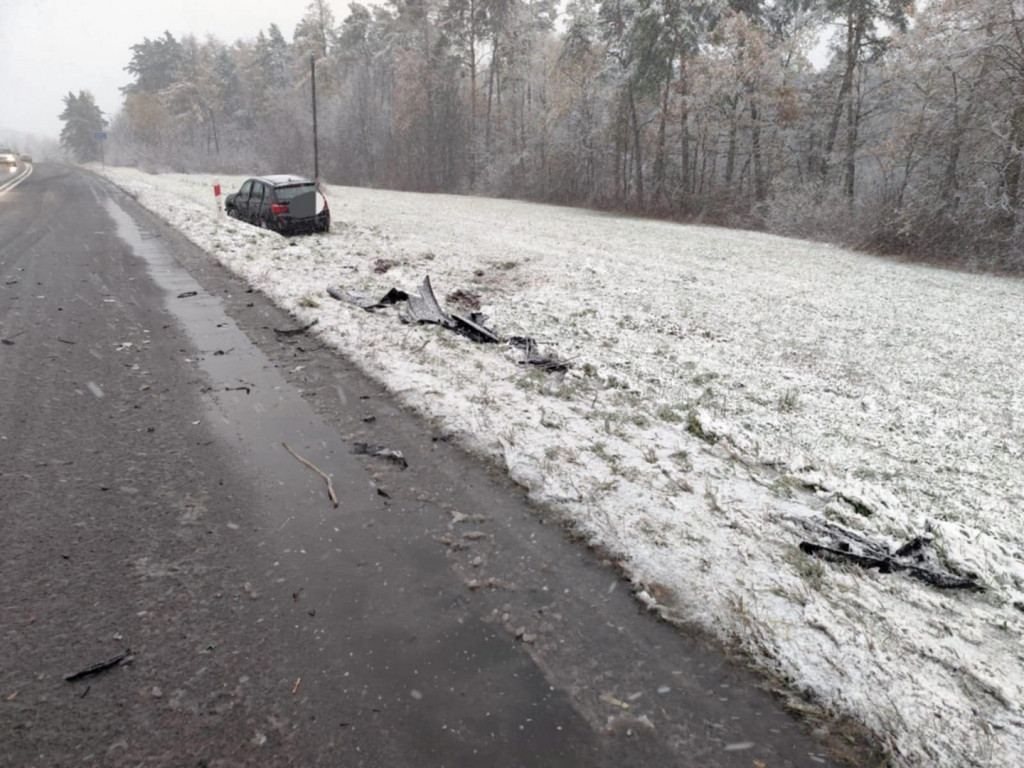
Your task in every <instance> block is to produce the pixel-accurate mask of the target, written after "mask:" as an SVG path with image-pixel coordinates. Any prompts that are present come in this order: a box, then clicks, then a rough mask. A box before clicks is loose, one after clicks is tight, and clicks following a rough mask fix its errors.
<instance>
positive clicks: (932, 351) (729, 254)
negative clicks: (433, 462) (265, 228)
mask: <svg viewBox="0 0 1024 768" xmlns="http://www.w3.org/2000/svg"><path fill="white" fill-rule="evenodd" d="M105 173H106V175H107V176H108V177H109V178H111V179H113V180H114V181H115V182H116V183H117V184H119V185H120V186H121V187H123V188H124V189H126V190H128V191H129V192H130V193H131V194H133V195H134V196H135V197H137V198H138V200H139V201H140V202H141V203H142V204H143V205H146V206H148V207H150V208H152V209H154V210H156V211H158V212H160V214H161V215H162V216H164V217H165V218H166V219H167V220H168V221H169V222H170V223H171V224H172V225H174V226H175V227H177V228H179V229H181V230H182V231H183V232H185V234H186V235H187V236H188V237H190V238H191V239H192V240H193V241H195V242H196V243H197V244H198V245H200V246H201V247H203V248H204V249H206V250H207V251H208V252H209V253H210V254H211V255H212V256H213V257H215V258H217V259H219V260H220V261H222V262H223V263H224V264H226V265H227V266H228V267H229V268H231V269H232V270H234V271H235V272H236V273H237V274H239V275H240V276H242V277H243V278H244V279H245V280H247V281H248V282H249V283H250V284H251V285H252V286H253V287H255V288H258V289H260V290H262V291H263V292H265V293H266V294H268V295H269V296H270V297H272V299H273V300H274V301H275V302H277V303H278V304H280V305H281V306H282V307H284V308H286V309H288V310H290V311H291V312H293V313H294V314H295V315H296V317H298V318H299V319H301V320H303V321H310V320H312V319H314V318H317V319H319V321H320V322H319V324H318V325H317V328H318V329H319V334H320V335H321V337H322V339H323V340H324V341H326V342H328V343H330V344H333V345H334V346H336V347H337V348H338V349H339V350H340V351H341V352H343V353H345V354H346V355H348V356H349V357H351V358H352V359H353V360H354V361H355V362H356V363H358V364H359V365H360V366H362V367H363V368H364V369H365V370H366V371H368V372H369V373H370V374H371V375H373V376H375V377H377V378H379V379H380V380H382V381H383V382H385V383H386V384H387V385H388V386H389V388H390V389H391V390H392V391H393V392H394V393H395V394H396V396H397V397H398V398H399V399H401V400H402V401H403V402H404V403H406V404H408V405H409V406H411V407H413V408H415V409H417V410H419V411H421V412H423V413H424V414H428V415H429V416H430V417H431V418H434V419H436V420H437V421H439V422H440V423H442V424H443V427H444V429H445V430H447V431H450V432H453V433H455V434H457V435H458V437H459V438H460V439H461V440H462V442H463V443H464V444H465V445H466V446H468V447H469V448H470V449H472V450H474V451H476V452H478V453H479V454H481V455H483V456H485V457H488V458H491V459H495V460H498V461H500V462H502V463H503V464H504V465H505V466H507V468H508V471H509V473H510V474H511V475H512V477H514V478H515V479H516V480H517V481H518V482H520V483H521V484H523V485H524V486H525V487H527V488H528V489H529V491H530V493H531V495H532V496H533V498H535V499H536V500H537V501H539V502H541V503H543V504H546V505H548V506H550V507H552V508H554V509H557V510H558V511H559V512H561V513H562V514H563V515H564V516H565V518H566V519H567V520H570V521H572V524H573V525H574V526H575V527H576V529H577V530H579V531H580V532H581V533H582V534H583V535H585V536H587V537H589V538H590V539H591V540H592V541H593V542H594V543H596V544H600V545H601V546H603V547H604V548H606V549H607V550H609V551H611V552H613V553H614V554H615V555H616V556H618V557H619V558H621V560H622V562H623V564H624V567H625V568H626V569H627V571H628V572H629V573H630V574H631V575H632V578H633V579H634V582H635V584H636V588H637V594H638V598H639V599H641V600H642V601H644V602H646V603H647V604H648V605H650V606H651V607H652V608H653V609H656V610H659V611H661V612H662V613H664V614H665V615H666V616H668V617H669V618H675V619H679V620H683V621H695V622H699V623H700V624H702V625H704V626H706V627H707V628H709V629H710V630H712V631H713V632H715V633H717V634H718V635H719V636H720V637H722V638H723V639H725V640H726V641H728V642H735V643H739V644H741V645H742V646H743V647H744V648H745V649H746V650H747V651H749V652H750V653H751V654H752V655H753V657H754V658H755V659H756V660H757V661H758V663H760V664H761V665H762V666H764V667H765V668H767V669H769V670H771V671H772V672H773V673H775V674H777V675H780V676H782V677H783V678H784V679H786V680H787V681H789V683H790V684H791V685H792V687H793V688H794V689H796V690H799V691H806V692H809V693H810V694H811V695H813V696H814V697H816V698H817V699H818V700H819V701H820V702H821V703H822V704H824V705H825V706H827V707H829V708H831V709H832V710H833V711H835V712H837V713H847V714H852V715H854V716H855V717H856V718H858V719H860V720H861V721H862V722H864V723H865V724H866V725H867V726H868V727H870V728H871V729H873V730H874V731H875V732H876V733H877V734H879V736H880V737H881V738H883V739H884V740H885V743H886V744H887V746H888V747H889V748H890V749H892V750H893V751H894V754H895V756H896V763H897V764H899V765H927V766H990V765H991V766H996V765H999V766H1003V765H1018V764H1022V763H1024V716H1022V711H1021V702H1022V701H1024V646H1022V636H1024V515H1022V512H1021V506H1022V504H1024V472H1022V467H1024V461H1022V460H1024V447H1022V441H1024V437H1022V434H1024V384H1022V373H1024V333H1022V332H1021V328H1022V321H1024V282H1021V281H1018V280H1010V279H1003V278H994V277H981V276H972V275H964V274H957V273H953V272H945V271H939V270H934V269H929V268H924V267H918V266H910V265H903V264H895V263H892V262H889V261H884V260H880V259H875V258H871V257H868V256H864V255H861V254H856V253H851V252H848V251H843V250H839V249H835V248H831V247H828V246H824V245H818V244H813V243H806V242H801V241H794V240H787V239H783V238H778V237H770V236H765V235H760V234H752V233H744V232H735V231H728V230H717V229H710V228H702V227H692V226H680V225H676V224H670V223H663V222H656V221H645V220H635V219H631V218H623V217H617V216H612V215H605V214H600V213H594V212H589V211H581V210H574V209H566V208H555V207H547V206H541V205H533V204H527V203H519V202H511V201H499V200H488V199H478V198H469V197H465V198H464V197H450V196H440V195H418V194H408V193H395V192H386V191H378V190H367V189H350V188H343V187H333V188H332V187H329V188H328V189H327V193H328V199H329V200H330V203H331V210H332V214H333V217H334V225H333V227H332V232H331V234H330V235H327V236H316V237H309V238H297V239H293V240H289V239H286V238H282V237H280V236H278V235H275V234H271V233H267V232H262V231H258V230H256V229H254V228H252V227H249V226H247V225H244V224H240V223H238V222H235V221H232V220H230V219H223V218H218V217H217V216H216V214H215V209H214V199H213V195H212V185H213V181H214V179H213V177H207V176H182V175H161V176H151V175H147V174H144V173H141V172H139V171H135V170H128V169H116V168H110V169H107V170H106V171H105ZM242 180H243V179H242V178H222V179H220V181H221V183H222V184H223V186H224V188H225V190H226V191H231V190H233V189H236V188H237V186H238V185H239V184H240V182H241V181H242ZM379 259H383V260H390V261H392V262H394V263H395V266H393V267H392V268H391V269H390V270H388V271H387V272H386V273H383V274H378V273H376V272H375V271H374V265H375V263H376V262H377V260H379ZM427 274H429V275H430V277H431V280H432V282H433V285H434V289H435V292H436V293H437V295H438V298H439V300H440V301H441V303H442V304H445V299H446V297H447V296H448V295H449V294H451V293H453V292H455V291H459V290H461V291H464V292H467V293H475V294H478V295H479V297H480V300H481V302H482V304H483V311H484V312H486V313H487V314H489V315H490V317H491V320H490V325H491V326H492V327H493V328H495V329H496V330H497V331H498V332H500V333H502V334H505V335H512V334H522V335H530V336H533V337H534V338H536V339H537V340H538V341H540V342H541V344H542V347H543V349H544V350H546V351H555V352H557V353H558V354H559V355H560V356H562V357H564V358H568V359H570V360H572V361H573V363H574V367H573V368H572V370H571V371H570V372H569V373H568V374H566V375H565V376H558V375H551V374H545V373H542V372H540V371H537V370H531V369H527V368H525V367H523V366H520V365H518V364H517V360H518V357H519V353H518V351H517V350H514V349H511V348H504V347H502V348H496V347H494V346H488V345H478V344H474V343H472V342H471V341H468V340H466V339H464V338H462V337H459V336H455V335H453V334H450V333H449V332H446V331H443V330H441V329H440V328H437V327H434V326H408V325H403V324H401V323H400V322H399V321H398V319H397V316H396V313H395V311H394V310H388V311H383V312H377V313H373V314H371V313H367V312H364V311H363V310H360V309H357V308H355V307H353V306H350V305H347V304H343V303H340V302H337V301H334V300H332V299H330V298H328V297H327V296H326V293H325V288H326V287H327V286H328V285H331V286H337V287H340V288H343V289H350V290H357V291H361V292H363V293H366V294H369V295H371V296H379V295H383V294H384V293H385V292H386V291H387V289H388V288H390V287H392V286H398V287H401V288H404V289H406V290H413V289H415V287H416V286H417V285H418V284H419V283H420V282H421V281H422V279H423V277H424V276H425V275H427ZM822 516H824V517H826V518H828V519H830V520H833V521H835V522H837V523H840V524H841V525H843V526H845V527H847V528H850V529H853V530H856V531H859V532H861V533H864V534H866V535H870V536H873V537H878V538H881V539H884V540H886V541H889V542H890V543H891V544H892V545H893V547H895V546H898V545H899V544H900V543H903V542H904V541H906V540H907V539H909V538H910V537H912V536H914V535H916V534H920V533H922V532H924V531H925V529H926V526H928V525H929V524H930V525H931V527H932V530H933V531H934V536H935V538H934V541H933V543H932V545H931V546H932V547H933V548H934V550H935V551H936V552H937V553H938V554H939V556H940V558H941V560H942V562H943V563H944V564H946V565H948V566H949V567H951V568H954V569H956V570H958V571H960V572H962V573H970V574H974V575H976V576H977V577H978V578H979V579H980V580H981V581H982V582H983V583H984V584H985V586H986V587H987V590H986V591H985V592H983V593H977V592H968V591H941V590H938V589H935V588H932V587H929V586H926V585H924V584H922V583H919V582H916V581H913V580H911V579H909V578H907V577H906V576H905V575H900V574H891V575H884V574H879V573H877V572H875V571H864V570H861V569H857V568H855V567H852V566H841V565H834V564H828V563H823V562H821V561H819V560H816V559H813V558H810V557H808V556H807V555H805V554H803V553H802V552H801V551H800V550H799V549H798V548H797V544H798V543H799V541H800V540H801V538H802V537H805V536H806V535H807V534H806V531H804V530H803V529H802V528H801V527H800V526H799V524H798V523H797V522H796V521H798V520H800V519H806V518H808V517H822Z"/></svg>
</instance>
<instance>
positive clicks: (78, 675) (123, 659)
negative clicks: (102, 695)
mask: <svg viewBox="0 0 1024 768" xmlns="http://www.w3.org/2000/svg"><path fill="white" fill-rule="evenodd" d="M134 658H135V656H134V655H133V654H132V652H131V649H129V648H125V649H124V650H123V651H122V652H121V653H119V654H117V656H114V657H113V658H111V659H107V660H106V661H101V662H100V663H99V664H93V665H92V666H91V667H86V668H85V669H82V670H79V671H78V672H72V673H71V674H70V675H64V679H65V680H66V681H67V682H69V683H73V682H75V681H76V680H81V679H82V678H83V677H89V676H90V675H97V674H99V673H100V672H106V671H107V670H108V669H112V668H113V667H117V666H122V665H124V664H130V663H131V662H132V660H134Z"/></svg>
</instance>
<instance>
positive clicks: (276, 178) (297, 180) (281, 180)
mask: <svg viewBox="0 0 1024 768" xmlns="http://www.w3.org/2000/svg"><path fill="white" fill-rule="evenodd" d="M256 178H257V179H259V180H260V181H266V182H268V183H270V184H273V185H274V186H275V187H278V186H280V185H282V184H302V183H305V184H312V183H313V180H312V179H309V178H306V177H305V176H295V175H293V174H290V173H275V174H271V175H270V176H257V177H256Z"/></svg>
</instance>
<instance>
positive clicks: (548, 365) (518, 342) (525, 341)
mask: <svg viewBox="0 0 1024 768" xmlns="http://www.w3.org/2000/svg"><path fill="white" fill-rule="evenodd" d="M508 343H509V344H511V345H512V346H513V347H518V348H519V349H521V350H523V359H522V360H520V361H519V364H520V365H532V366H534V367H535V368H540V369H541V370H544V371H548V372H550V373H565V372H566V371H568V370H569V367H570V365H571V364H570V363H569V361H568V360H560V359H558V358H557V357H552V356H550V355H542V354H540V352H538V348H537V342H536V341H534V340H533V339H531V338H530V337H528V336H513V337H512V338H510V339H509V340H508Z"/></svg>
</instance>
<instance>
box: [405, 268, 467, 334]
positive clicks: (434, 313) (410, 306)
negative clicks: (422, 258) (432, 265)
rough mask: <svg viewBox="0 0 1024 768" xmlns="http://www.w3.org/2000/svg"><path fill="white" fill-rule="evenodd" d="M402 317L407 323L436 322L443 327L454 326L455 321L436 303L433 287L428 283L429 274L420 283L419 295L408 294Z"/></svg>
mask: <svg viewBox="0 0 1024 768" xmlns="http://www.w3.org/2000/svg"><path fill="white" fill-rule="evenodd" d="M403 319H404V320H405V321H406V322H409V323H436V324H437V325H443V326H444V327H445V328H455V327H456V323H455V321H454V320H452V318H451V317H449V316H448V315H447V314H445V312H444V310H443V309H441V305H440V304H438V303H437V297H436V296H434V289H433V288H432V287H431V285H430V275H427V276H426V277H424V278H423V282H422V283H421V284H420V295H419V296H413V295H412V294H411V293H410V294H409V297H408V299H406V302H405V315H403Z"/></svg>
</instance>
